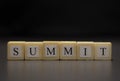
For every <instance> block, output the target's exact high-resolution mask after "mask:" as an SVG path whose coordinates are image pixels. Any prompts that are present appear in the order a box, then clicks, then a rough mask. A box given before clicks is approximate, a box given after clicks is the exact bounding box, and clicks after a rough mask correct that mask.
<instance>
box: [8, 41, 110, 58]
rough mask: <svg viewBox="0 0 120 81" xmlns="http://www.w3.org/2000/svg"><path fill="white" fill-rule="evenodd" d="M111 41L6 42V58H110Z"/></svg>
mask: <svg viewBox="0 0 120 81" xmlns="http://www.w3.org/2000/svg"><path fill="white" fill-rule="evenodd" d="M111 53H112V44H111V42H89V41H88V42H84V41H83V42H81V41H43V42H25V41H10V42H8V54H7V58H8V60H111V59H112V54H111Z"/></svg>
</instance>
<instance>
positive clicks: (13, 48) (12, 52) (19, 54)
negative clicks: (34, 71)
mask: <svg viewBox="0 0 120 81" xmlns="http://www.w3.org/2000/svg"><path fill="white" fill-rule="evenodd" d="M24 44H25V42H24V41H10V42H8V53H7V59H8V60H24Z"/></svg>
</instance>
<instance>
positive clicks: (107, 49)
mask: <svg viewBox="0 0 120 81" xmlns="http://www.w3.org/2000/svg"><path fill="white" fill-rule="evenodd" d="M111 55H112V44H111V42H95V60H111V59H112V56H111Z"/></svg>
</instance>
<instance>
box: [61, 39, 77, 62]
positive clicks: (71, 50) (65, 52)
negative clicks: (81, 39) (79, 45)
mask: <svg viewBox="0 0 120 81" xmlns="http://www.w3.org/2000/svg"><path fill="white" fill-rule="evenodd" d="M60 59H61V60H76V42H70V41H62V42H60Z"/></svg>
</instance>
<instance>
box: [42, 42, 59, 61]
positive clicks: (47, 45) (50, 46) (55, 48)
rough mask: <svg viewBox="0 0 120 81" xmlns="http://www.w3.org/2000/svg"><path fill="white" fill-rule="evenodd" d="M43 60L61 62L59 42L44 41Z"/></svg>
mask: <svg viewBox="0 0 120 81" xmlns="http://www.w3.org/2000/svg"><path fill="white" fill-rule="evenodd" d="M43 60H59V42H58V41H43Z"/></svg>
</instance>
